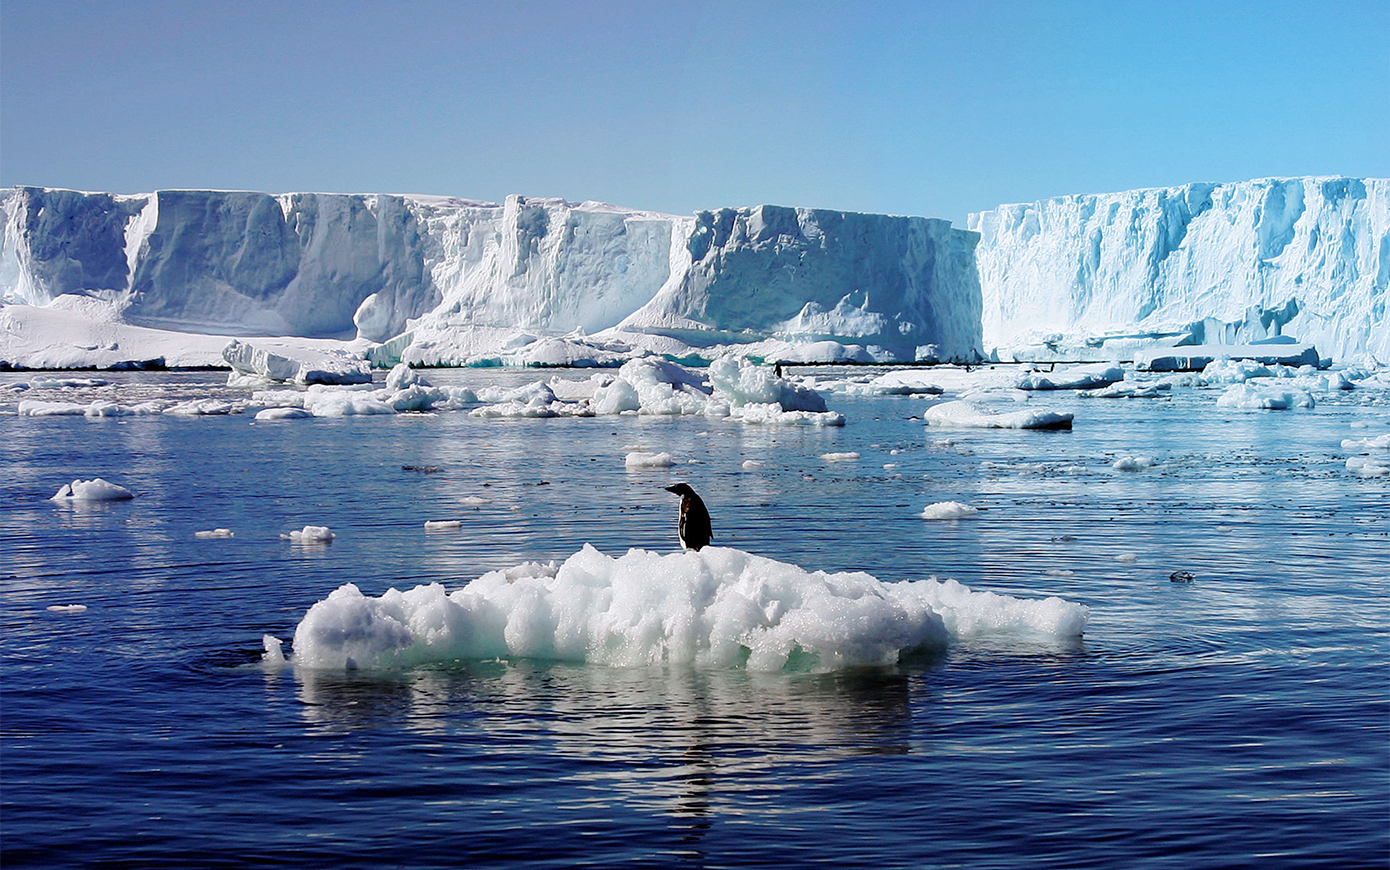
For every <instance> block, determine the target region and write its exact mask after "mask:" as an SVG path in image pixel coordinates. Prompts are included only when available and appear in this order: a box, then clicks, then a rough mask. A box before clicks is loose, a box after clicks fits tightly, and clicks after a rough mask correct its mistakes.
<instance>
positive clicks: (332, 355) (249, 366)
mask: <svg viewBox="0 0 1390 870" xmlns="http://www.w3.org/2000/svg"><path fill="white" fill-rule="evenodd" d="M222 358H223V359H224V360H226V361H227V364H228V365H230V366H231V367H232V368H233V369H235V370H236V372H237V373H238V374H240V375H243V376H245V375H252V376H257V377H261V378H264V379H265V380H268V381H280V382H293V383H296V384H369V383H371V382H372V370H371V366H370V365H369V364H368V362H367V360H366V359H365V358H363V357H362V356H360V355H358V354H354V353H349V352H348V351H346V350H340V349H336V348H335V349H329V350H315V349H313V348H310V347H306V346H300V345H293V344H290V343H287V342H284V341H278V340H275V339H258V340H257V341H256V343H255V344H254V345H253V344H251V343H249V342H243V341H238V340H235V339H233V340H232V341H231V342H230V343H229V344H228V345H227V346H226V347H225V348H223V350H222Z"/></svg>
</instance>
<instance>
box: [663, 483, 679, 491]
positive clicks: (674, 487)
mask: <svg viewBox="0 0 1390 870" xmlns="http://www.w3.org/2000/svg"><path fill="white" fill-rule="evenodd" d="M662 489H664V490H666V491H667V492H675V491H676V485H675V484H672V485H671V486H665V487H662Z"/></svg>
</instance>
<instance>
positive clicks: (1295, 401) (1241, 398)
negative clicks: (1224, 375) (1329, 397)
mask: <svg viewBox="0 0 1390 870" xmlns="http://www.w3.org/2000/svg"><path fill="white" fill-rule="evenodd" d="M1216 404H1217V407H1220V408H1241V409H1246V410H1268V411H1285V410H1288V409H1290V408H1311V407H1313V406H1314V404H1315V403H1314V401H1313V397H1312V396H1311V395H1309V394H1308V393H1306V392H1304V391H1302V390H1283V389H1280V388H1278V387H1261V386H1256V385H1254V384H1248V383H1239V384H1232V385H1231V386H1229V387H1227V388H1226V392H1225V393H1222V394H1221V397H1220V398H1219V399H1217V400H1216Z"/></svg>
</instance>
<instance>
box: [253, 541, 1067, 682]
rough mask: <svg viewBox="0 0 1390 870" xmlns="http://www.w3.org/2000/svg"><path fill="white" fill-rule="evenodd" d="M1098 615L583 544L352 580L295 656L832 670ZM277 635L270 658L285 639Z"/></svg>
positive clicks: (938, 588)
mask: <svg viewBox="0 0 1390 870" xmlns="http://www.w3.org/2000/svg"><path fill="white" fill-rule="evenodd" d="M1086 616H1087V610H1086V608H1085V607H1083V606H1081V605H1078V604H1073V603H1069V602H1065V601H1062V600H1061V599H1057V598H1049V599H1046V600H1025V599H1019V598H1012V597H1009V596H1004V595H997V594H994V593H989V592H972V591H971V590H969V589H967V588H966V587H964V586H961V585H960V584H959V583H956V582H955V581H951V580H947V581H938V580H935V579H930V580H919V581H911V582H900V583H884V582H882V581H880V580H878V579H876V578H874V577H872V576H870V575H868V574H865V573H862V572H854V573H837V574H830V573H826V572H822V571H807V570H805V569H803V568H800V567H798V566H796V565H791V564H788V563H784V562H777V561H774V560H772V559H768V558H765V557H761V556H757V555H754V554H752V553H747V552H744V551H741V550H735V549H730V548H727V547H706V548H704V549H702V550H700V551H699V552H688V553H672V554H665V555H663V554H660V553H654V552H649V551H646V550H629V551H628V552H627V553H626V554H624V555H622V556H620V557H617V558H612V557H609V556H607V555H604V554H603V553H600V552H599V551H598V550H596V549H594V548H593V547H590V546H588V545H585V546H584V548H583V549H581V550H580V551H579V552H577V553H575V554H573V555H572V556H570V557H569V558H568V559H566V560H565V561H564V562H563V563H556V562H551V563H548V564H539V563H534V562H528V563H525V564H522V565H518V566H516V567H513V568H508V569H506V570H503V571H493V572H490V573H488V574H484V575H483V576H481V577H479V578H478V579H476V580H474V581H472V582H471V583H469V584H468V585H466V586H464V587H463V588H462V589H459V590H456V591H454V592H452V593H450V592H447V591H446V590H445V588H444V587H443V586H442V585H441V584H438V583H432V584H429V585H425V586H416V587H414V588H413V589H408V590H405V591H398V590H395V589H391V590H388V591H386V592H385V593H383V594H382V595H381V596H380V597H375V598H374V597H369V596H366V595H364V594H363V593H362V592H361V591H360V590H359V589H358V588H357V587H356V586H354V585H352V584H348V585H345V586H342V587H340V588H338V589H337V590H335V591H334V592H333V593H331V594H330V595H329V596H328V597H327V598H325V599H323V600H321V601H319V602H318V603H316V604H315V605H313V606H312V607H311V608H309V611H308V612H307V613H306V614H305V615H304V618H303V619H302V620H301V621H300V623H299V625H298V626H297V627H296V629H295V633H294V658H293V662H292V663H293V664H295V665H296V666H300V667H313V668H334V669H342V668H359V667H360V668H385V667H399V666H410V665H415V664H420V663H425V662H434V661H451V660H455V659H478V658H487V659H491V658H498V657H519V658H531V659H541V660H564V661H586V662H590V663H593V664H603V665H611V666H615V667H633V666H644V665H653V664H660V663H666V662H669V663H681V664H690V665H696V666H700V667H714V668H727V667H742V668H747V669H748V670H754V671H776V670H783V669H792V670H832V669H837V668H844V667H853V666H857V665H881V664H891V663H893V662H896V661H897V660H898V659H899V657H900V656H901V655H902V654H903V653H906V652H909V651H912V650H916V649H930V648H940V647H941V646H942V645H944V644H946V643H947V642H948V641H949V640H950V639H952V638H964V637H980V636H993V637H1005V638H1008V637H1014V638H1041V639H1057V640H1061V639H1068V638H1075V637H1079V636H1080V635H1081V633H1082V632H1083V630H1084V628H1085V624H1086ZM265 645H266V652H267V659H268V660H272V659H273V658H274V654H273V652H272V648H274V649H276V650H278V644H272V643H269V642H267V643H266V644H265Z"/></svg>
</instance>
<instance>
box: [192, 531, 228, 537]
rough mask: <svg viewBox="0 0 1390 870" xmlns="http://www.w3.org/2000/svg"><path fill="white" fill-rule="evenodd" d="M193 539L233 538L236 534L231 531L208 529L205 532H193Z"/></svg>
mask: <svg viewBox="0 0 1390 870" xmlns="http://www.w3.org/2000/svg"><path fill="white" fill-rule="evenodd" d="M193 537H195V538H234V537H236V533H235V532H233V531H232V530H231V529H210V530H208V531H205V532H194V533H193Z"/></svg>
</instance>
